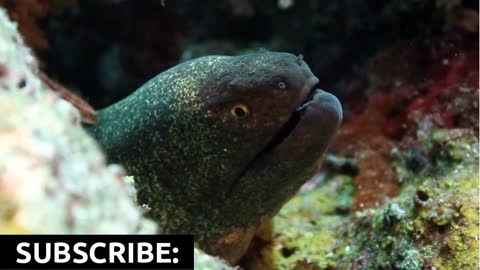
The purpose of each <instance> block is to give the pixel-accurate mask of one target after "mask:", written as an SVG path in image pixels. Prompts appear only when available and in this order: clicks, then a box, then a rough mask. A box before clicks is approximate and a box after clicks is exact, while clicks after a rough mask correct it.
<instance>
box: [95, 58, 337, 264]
mask: <svg viewBox="0 0 480 270" xmlns="http://www.w3.org/2000/svg"><path fill="white" fill-rule="evenodd" d="M317 83H318V79H317V77H315V76H314V75H313V74H312V72H311V71H310V68H309V67H308V65H307V64H306V63H305V61H304V60H303V59H302V57H301V56H298V57H297V56H294V55H292V54H289V53H278V52H267V51H262V52H258V53H254V54H248V55H242V56H205V57H201V58H198V59H195V60H192V61H189V62H185V63H182V64H179V65H177V66H175V67H173V68H171V69H169V70H167V71H165V72H163V73H161V74H159V75H157V76H156V77H154V78H153V79H151V80H150V81H148V82H147V83H145V84H144V85H143V86H142V87H140V88H139V89H138V90H137V91H135V92H134V93H133V94H131V95H130V96H128V97H126V98H125V99H123V100H121V101H119V102H117V103H115V104H113V105H111V106H109V107H107V108H105V109H103V110H100V111H99V112H98V118H99V123H98V124H97V125H94V126H90V127H89V130H90V131H91V133H92V134H93V135H94V136H95V137H96V138H97V140H98V142H99V143H100V144H101V145H102V147H103V148H104V150H105V151H106V153H107V156H108V158H109V159H110V160H111V161H113V162H118V163H121V164H123V165H124V166H125V167H126V169H127V171H128V174H130V175H133V176H134V177H135V184H136V188H137V190H138V201H139V203H140V204H147V205H148V206H149V207H150V208H151V211H150V212H149V213H148V215H150V217H152V218H153V219H155V220H156V221H157V222H158V224H159V225H160V227H161V228H162V229H161V233H187V234H194V235H195V239H196V242H197V243H198V244H199V245H200V247H202V248H203V249H204V250H206V251H207V252H209V253H212V254H215V255H219V256H222V257H224V258H226V259H227V260H228V261H230V262H236V261H237V260H238V259H239V258H240V257H241V256H242V255H243V254H244V253H245V252H246V249H247V247H248V245H249V243H250V241H251V240H252V237H253V236H254V234H255V231H256V230H257V228H258V226H259V225H260V224H261V223H262V222H265V221H267V220H269V219H270V218H271V217H272V216H273V215H275V214H276V213H277V212H278V210H279V209H280V207H281V206H282V205H283V204H284V203H285V202H286V201H288V199H289V198H291V197H292V196H293V195H294V194H295V193H296V192H297V191H298V189H299V188H300V186H301V185H302V184H303V183H305V182H306V181H307V180H308V179H309V178H310V177H312V176H313V174H314V173H315V172H316V170H317V169H318V167H319V161H320V160H321V158H322V155H323V154H324V152H325V151H326V148H327V146H328V144H329V141H330V140H331V138H332V136H333V135H334V133H335V132H336V130H337V129H338V127H339V125H340V123H341V121H342V108H341V105H340V103H339V101H338V99H337V98H336V97H335V96H333V95H332V94H329V93H327V92H325V91H322V90H318V89H317V90H316V89H315V88H314V86H315V85H316V84H317ZM106 192H108V191H106Z"/></svg>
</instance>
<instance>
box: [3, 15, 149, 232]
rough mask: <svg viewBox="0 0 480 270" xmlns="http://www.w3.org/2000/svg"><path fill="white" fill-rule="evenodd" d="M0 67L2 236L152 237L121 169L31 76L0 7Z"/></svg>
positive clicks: (74, 114)
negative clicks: (141, 234)
mask: <svg viewBox="0 0 480 270" xmlns="http://www.w3.org/2000/svg"><path fill="white" fill-rule="evenodd" d="M0 67H1V74H0V114H1V115H2V118H1V120H0V140H1V141H2V144H0V164H1V166H0V198H1V201H2V207H1V208H0V216H1V223H2V226H1V230H2V232H3V233H12V232H13V233H18V232H34V233H154V232H155V231H156V225H155V224H154V223H153V222H152V221H149V220H147V219H145V218H143V217H142V215H141V211H140V209H138V208H137V206H136V205H135V204H134V203H133V201H132V199H131V198H130V195H129V190H130V187H129V186H128V185H126V184H125V182H124V181H123V175H124V172H123V169H122V168H121V167H120V166H118V165H108V166H107V165H106V163H105V157H104V155H103V154H102V153H101V151H100V149H99V147H98V145H97V144H96V143H95V141H94V140H93V139H92V138H90V137H89V136H88V135H87V134H86V132H85V131H84V130H83V129H82V127H81V126H80V113H79V111H78V110H77V109H75V108H74V107H73V106H72V105H71V104H70V103H68V102H66V101H65V100H63V99H61V98H60V97H59V96H58V95H57V94H55V92H53V91H52V90H51V89H49V87H48V86H47V85H46V84H44V83H43V82H42V80H40V79H39V78H38V77H37V74H38V73H39V71H38V64H37V62H36V59H35V57H34V56H33V55H32V53H31V51H30V50H29V49H28V48H27V47H25V45H24V43H23V39H22V38H21V37H20V35H19V33H18V32H17V30H16V25H15V24H14V23H12V22H11V21H10V20H9V19H8V16H7V14H6V12H5V11H4V10H3V9H0ZM105 190H109V192H105ZM39 206H41V207H39Z"/></svg>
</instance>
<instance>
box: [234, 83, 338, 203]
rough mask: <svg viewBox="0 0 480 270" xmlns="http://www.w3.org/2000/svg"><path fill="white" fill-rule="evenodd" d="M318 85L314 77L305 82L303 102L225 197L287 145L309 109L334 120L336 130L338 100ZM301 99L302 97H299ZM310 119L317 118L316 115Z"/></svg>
mask: <svg viewBox="0 0 480 270" xmlns="http://www.w3.org/2000/svg"><path fill="white" fill-rule="evenodd" d="M317 83H318V79H317V78H316V77H312V78H310V79H308V80H307V82H306V83H305V86H304V88H303V89H302V93H301V94H302V95H303V100H302V101H301V102H300V104H299V105H298V106H297V107H296V109H295V110H294V111H293V112H292V113H291V115H290V118H289V119H288V120H287V121H286V122H285V123H284V124H283V126H282V127H281V128H280V129H279V130H278V132H277V133H276V134H275V135H274V136H273V137H272V138H271V139H270V141H269V142H268V143H267V144H266V145H265V146H264V147H263V149H262V150H260V151H259V152H258V153H257V155H256V156H255V157H254V158H253V159H252V160H251V161H250V162H249V163H248V164H247V165H246V166H245V168H244V169H243V170H242V171H241V172H240V174H239V175H238V177H236V178H235V179H234V181H233V183H232V185H231V187H230V189H229V191H228V192H227V196H229V195H230V194H231V192H232V191H233V189H234V186H235V184H236V183H238V182H239V181H240V179H241V178H242V177H244V176H245V174H246V173H247V172H248V171H249V170H250V169H251V168H252V167H253V166H254V165H255V164H256V163H257V162H258V161H259V160H261V159H262V158H263V157H264V156H266V155H268V154H270V153H272V152H273V150H274V149H276V148H277V147H278V146H280V145H282V144H284V143H288V142H286V140H287V138H288V137H289V136H290V135H291V134H292V133H293V131H294V130H295V129H296V128H297V126H298V125H299V124H300V123H301V120H302V118H303V117H304V116H305V113H306V112H307V110H309V108H312V109H311V111H315V110H316V111H318V110H321V113H322V114H323V113H326V114H327V115H326V116H325V117H330V118H332V119H334V120H335V122H336V123H335V122H334V124H333V125H336V126H335V128H337V127H338V126H339V125H340V122H341V120H342V119H341V118H342V116H341V111H342V109H341V105H340V102H339V101H338V99H337V98H336V97H335V96H334V95H332V94H329V93H327V92H325V91H323V90H320V89H316V88H315V86H316V85H317ZM300 98H302V97H300ZM312 114H315V115H313V116H310V117H318V114H317V113H312Z"/></svg>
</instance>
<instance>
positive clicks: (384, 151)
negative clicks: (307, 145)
mask: <svg viewBox="0 0 480 270" xmlns="http://www.w3.org/2000/svg"><path fill="white" fill-rule="evenodd" d="M0 7H1V10H2V13H1V15H2V16H1V19H0V35H1V37H0V41H1V42H0V86H1V88H3V89H5V90H8V91H0V115H1V116H2V117H0V164H2V165H3V168H2V167H0V203H1V207H0V216H1V219H2V221H1V222H0V231H1V232H4V233H25V232H27V233H28V232H34V233H37V232H38V233H106V232H111V231H112V230H113V231H114V232H117V233H152V232H154V231H155V227H156V224H154V223H153V222H152V221H151V220H149V219H146V218H144V217H143V213H144V210H145V209H143V208H138V207H137V206H136V205H135V204H134V203H133V201H132V200H131V197H132V196H134V194H135V190H134V188H133V187H132V186H130V185H129V184H128V181H134V180H132V179H131V178H128V177H126V175H128V172H125V171H124V170H123V169H122V168H121V167H120V166H118V165H106V161H105V157H104V156H103V153H102V152H101V149H100V148H98V146H97V145H96V143H95V140H94V139H92V138H91V137H90V136H89V135H87V133H85V132H84V131H83V129H82V127H81V124H80V122H81V121H83V122H88V121H90V120H92V119H91V113H92V111H93V110H94V109H101V108H104V107H106V106H108V105H110V104H113V103H114V102H116V101H118V100H121V99H122V98H124V97H126V96H128V95H129V94H131V93H132V92H133V91H135V90H136V89H137V88H138V87H140V86H141V85H142V84H143V83H145V82H146V81H148V80H149V79H150V78H152V77H154V76H155V75H156V74H158V73H160V72H163V71H165V70H167V69H169V68H170V67H173V66H175V65H177V64H179V63H182V62H184V61H187V60H191V59H195V58H197V57H200V56H205V55H241V54H248V53H255V52H256V51H258V49H259V48H264V49H267V50H269V51H282V52H283V51H284V52H290V53H292V54H295V55H299V54H302V55H303V58H304V59H305V61H306V62H307V63H308V65H309V66H310V68H311V70H312V72H313V74H315V75H316V76H317V77H318V78H319V80H320V82H319V84H318V85H319V87H321V88H322V89H323V90H325V91H328V92H330V93H333V94H334V95H336V96H337V97H338V98H339V100H340V101H341V103H342V107H343V123H342V126H341V127H340V130H339V131H338V132H337V135H336V136H335V138H334V140H333V142H332V143H331V145H330V148H329V152H328V153H327V154H326V155H325V157H324V161H323V165H322V168H321V169H320V170H319V172H318V173H317V174H316V175H315V177H313V178H312V179H311V180H310V181H308V182H307V183H306V184H304V185H303V186H302V188H301V189H300V191H299V193H298V194H297V195H296V196H295V197H293V198H292V199H291V200H290V201H289V202H288V203H287V204H286V205H284V207H283V208H282V209H281V210H280V212H279V213H278V214H277V215H276V216H275V217H274V218H273V220H272V221H271V222H269V223H268V224H265V226H264V227H262V229H261V230H260V231H259V232H258V233H257V236H256V238H255V239H254V241H253V242H252V244H251V245H250V247H249V250H248V252H247V253H246V255H245V256H243V258H242V259H241V260H240V262H238V266H232V265H228V264H227V263H226V262H225V261H223V260H222V259H221V258H218V257H214V256H210V255H207V254H205V253H203V252H202V251H201V250H200V249H196V250H195V265H196V268H198V269H235V268H237V269H329V270H333V269H409V270H410V269H412V270H413V269H432V270H433V269H478V267H479V238H480V235H479V175H478V162H479V159H478V151H479V145H478V135H479V115H478V112H479V111H478V103H479V70H478V67H479V64H478V60H479V43H478V42H479V35H478V31H479V26H478V20H479V17H478V14H479V6H478V1H461V0H450V1H449V0H429V1H428V0H423V1H421V0H404V1H402V0H386V1H379V0H364V1H359V0H338V1H322V0H303V1H301V0H278V1H277V0H275V1H274V0H267V1H255V0H238V1H235V0H206V1H191V0H190V1H188V0H175V1H173V0H163V1H162V0H142V1H134V0H0ZM12 21H13V22H16V25H15V24H14V23H12ZM28 48H31V50H30V49H28ZM52 90H53V91H52ZM23 92H26V93H28V95H27V96H25V95H23V94H20V93H23ZM52 92H54V93H56V94H51V93H52ZM58 94H59V95H60V96H61V97H62V98H63V99H57V98H55V97H56V95H58ZM65 100H66V101H69V102H70V103H71V104H73V105H74V106H75V107H76V108H74V107H73V106H71V105H70V104H67V102H65ZM77 109H78V110H79V111H80V112H78V111H77ZM89 117H90V118H89ZM93 120H94V119H93ZM93 120H92V121H93ZM32 179H33V180H32ZM52 179H56V180H58V181H52ZM105 189H108V190H110V191H111V192H108V193H105V192H102V190H105ZM79 194H82V195H79ZM85 194H86V195H85ZM78 196H86V197H85V198H82V199H78V198H79V197H78ZM58 209H63V210H58ZM72 209H74V210H72ZM92 213H93V214H92ZM39 224H41V225H39Z"/></svg>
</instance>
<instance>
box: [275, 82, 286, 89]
mask: <svg viewBox="0 0 480 270" xmlns="http://www.w3.org/2000/svg"><path fill="white" fill-rule="evenodd" d="M277 86H278V88H280V89H285V88H287V83H285V82H283V81H280V82H278V83H277Z"/></svg>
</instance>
